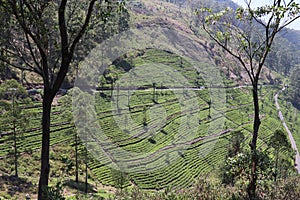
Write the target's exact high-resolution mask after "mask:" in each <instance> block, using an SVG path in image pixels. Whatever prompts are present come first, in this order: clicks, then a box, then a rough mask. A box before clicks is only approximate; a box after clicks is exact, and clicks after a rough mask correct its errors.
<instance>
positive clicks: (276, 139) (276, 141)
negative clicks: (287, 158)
mask: <svg viewBox="0 0 300 200" xmlns="http://www.w3.org/2000/svg"><path fill="white" fill-rule="evenodd" d="M269 146H270V147H273V148H274V155H275V168H274V181H275V182H276V180H277V177H278V161H279V153H280V151H281V150H284V149H285V150H286V151H287V152H293V149H292V148H291V145H290V143H289V142H288V139H287V136H286V134H285V133H284V132H283V131H282V130H276V131H275V132H274V134H273V135H272V136H271V138H270V141H269ZM282 161H283V159H282ZM286 170H288V169H286Z"/></svg>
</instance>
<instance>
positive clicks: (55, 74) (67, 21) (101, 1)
mask: <svg viewBox="0 0 300 200" xmlns="http://www.w3.org/2000/svg"><path fill="white" fill-rule="evenodd" d="M120 4H123V2H122V1H114V0H98V1H97V0H89V1H80V3H79V2H77V1H72V0H69V1H68V0H60V1H50V0H47V1H37V0H19V1H17V0H0V7H1V11H3V12H4V13H1V15H2V14H7V15H8V16H10V23H11V26H8V28H9V31H10V37H9V38H8V39H7V40H5V39H6V38H5V37H2V36H3V35H0V38H1V40H2V41H1V52H5V55H6V56H5V57H3V56H2V57H1V60H2V61H3V62H5V63H6V64H8V65H10V66H12V67H15V68H18V69H21V70H27V71H30V72H34V73H36V74H38V75H39V76H40V77H41V78H42V81H43V86H44V93H43V103H42V104H43V108H42V109H43V111H42V149H41V171H40V179H39V188H38V199H48V197H47V192H46V190H47V188H48V179H49V171H50V164H49V145H50V112H51V104H52V101H53V99H54V97H55V95H56V93H57V92H58V90H59V89H60V87H61V85H62V83H63V81H64V80H65V77H66V75H67V73H68V71H69V69H70V66H71V63H72V61H73V60H74V55H75V52H76V49H77V46H82V45H83V44H82V43H83V41H82V39H84V35H85V34H86V32H87V31H88V30H89V29H90V28H91V25H94V24H92V23H91V19H92V18H94V19H93V20H95V21H93V22H96V21H100V20H99V19H97V17H98V16H96V13H101V15H102V16H103V17H106V18H107V17H108V16H109V13H111V12H112V10H113V9H115V8H116V6H115V5H120ZM95 8H96V9H95ZM100 19H101V18H100ZM1 23H6V22H1ZM99 24H100V23H99ZM1 25H2V24H1ZM1 34H2V33H1Z"/></svg>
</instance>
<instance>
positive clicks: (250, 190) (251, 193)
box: [247, 81, 261, 200]
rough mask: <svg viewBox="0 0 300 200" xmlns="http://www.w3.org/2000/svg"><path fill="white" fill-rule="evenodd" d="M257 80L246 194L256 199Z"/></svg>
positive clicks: (254, 85) (254, 93)
mask: <svg viewBox="0 0 300 200" xmlns="http://www.w3.org/2000/svg"><path fill="white" fill-rule="evenodd" d="M257 85H258V84H257V81H256V82H255V83H254V84H253V89H252V95H253V103H254V124H253V137H252V141H251V143H250V147H251V165H252V166H251V177H250V183H249V185H248V191H247V192H248V195H249V198H250V199H251V200H255V199H256V186H257V185H256V183H257V164H258V157H257V151H256V144H257V138H258V130H259V126H260V123H261V121H260V118H259V101H258V87H257Z"/></svg>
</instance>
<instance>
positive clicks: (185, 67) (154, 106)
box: [0, 50, 299, 189]
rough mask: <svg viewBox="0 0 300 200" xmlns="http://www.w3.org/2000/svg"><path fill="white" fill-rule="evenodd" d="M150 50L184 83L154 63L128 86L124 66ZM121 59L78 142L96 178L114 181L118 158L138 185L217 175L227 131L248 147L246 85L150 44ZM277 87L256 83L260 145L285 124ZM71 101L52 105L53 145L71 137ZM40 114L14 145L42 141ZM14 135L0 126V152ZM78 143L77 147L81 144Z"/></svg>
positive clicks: (142, 59)
mask: <svg viewBox="0 0 300 200" xmlns="http://www.w3.org/2000/svg"><path fill="white" fill-rule="evenodd" d="M154 58H156V59H155V62H156V63H160V64H163V65H166V66H169V67H172V68H174V70H176V73H180V74H181V75H182V77H185V79H186V80H188V82H187V83H186V85H187V86H188V87H181V85H180V84H179V85H176V84H175V83H174V84H173V85H168V83H170V84H171V83H172V82H163V80H164V79H166V77H167V75H166V74H163V73H158V71H155V69H153V70H152V71H150V72H152V73H156V74H157V76H156V77H155V78H154V79H151V80H149V81H148V80H147V81H145V82H144V83H143V82H142V81H139V80H136V82H135V83H138V84H142V85H140V87H136V88H135V89H134V90H133V89H132V88H130V87H128V85H126V84H125V83H126V82H128V81H129V80H128V79H127V78H128V77H126V73H128V72H129V71H131V70H133V69H135V68H138V67H139V66H143V65H144V64H145V63H151V62H152V61H154ZM151 59H152V61H151ZM121 63H122V64H120V65H118V64H116V65H114V66H112V67H111V68H110V71H109V72H107V74H106V75H105V76H106V78H102V80H105V82H102V83H99V88H98V89H97V91H94V94H95V95H94V96H95V104H94V111H95V114H96V115H95V116H96V119H95V123H97V124H98V125H99V127H100V129H101V132H97V131H96V132H97V133H96V132H95V133H92V134H91V135H89V137H90V138H89V140H88V141H86V140H84V141H83V142H82V143H83V144H84V143H86V145H87V146H88V147H89V150H91V147H93V149H92V150H93V151H90V152H89V162H88V166H89V168H90V170H91V172H92V173H93V175H92V176H93V177H94V178H96V179H98V180H99V181H100V182H101V183H103V184H104V185H113V186H116V179H115V175H114V173H115V171H114V170H112V169H111V167H112V166H114V167H116V166H117V167H119V168H120V169H121V170H124V174H126V179H124V182H123V183H122V185H123V186H130V185H137V186H138V187H139V188H143V189H162V188H167V187H184V186H190V185H192V184H193V181H194V180H195V179H197V178H198V177H206V176H216V174H217V173H218V171H219V168H220V166H221V165H222V164H223V163H224V159H225V156H226V155H227V153H228V147H229V142H230V137H231V133H233V132H241V133H242V134H243V135H244V140H243V142H242V144H241V147H242V148H248V143H249V141H250V138H251V130H252V120H253V119H252V117H253V112H252V110H253V109H252V103H251V99H252V97H251V90H250V87H237V86H234V85H228V84H227V85H226V84H225V85H226V87H223V88H219V87H214V86H212V85H209V84H207V83H206V82H205V78H203V77H204V75H202V74H201V73H197V71H196V70H194V69H193V68H192V66H190V65H189V63H187V62H186V61H185V60H182V59H180V58H179V57H178V56H176V55H174V54H170V53H168V52H163V51H155V50H147V51H145V52H143V53H142V54H141V55H139V56H134V57H130V56H128V57H127V58H125V59H123V60H122V62H121ZM124 63H126V64H127V65H126V66H127V67H128V68H125V67H124ZM126 70H127V71H126ZM133 72H138V71H133ZM146 75H147V74H145V76H146ZM109 76H114V77H118V78H119V80H118V79H117V78H116V79H115V80H114V81H113V84H114V90H113V91H111V90H110V88H111V82H109V81H108V78H107V77H109ZM100 80H101V79H100ZM124 80H125V82H124V84H122V81H124ZM141 80H146V79H145V77H142V79H141ZM162 82H163V83H162ZM154 83H155V84H154ZM221 90H222V92H224V94H225V95H224V96H221V97H222V98H220V99H217V101H216V100H215V99H212V98H211V97H212V95H214V97H218V95H216V94H219V93H220V91H221ZM278 90H279V87H275V86H263V87H261V89H260V95H261V103H262V105H261V110H262V115H261V118H262V124H261V128H260V133H259V140H258V145H259V148H260V149H264V148H267V147H268V145H267V143H268V141H269V138H270V136H271V134H272V133H273V132H274V131H275V130H276V129H277V128H281V126H282V125H281V123H280V121H279V119H278V115H277V111H276V107H275V105H274V99H273V95H274V94H275V92H277V91H278ZM86 98H89V96H88V94H87V95H86ZM217 104H220V105H217ZM68 106H69V108H67V109H69V110H71V105H70V104H69V105H63V106H62V105H61V104H59V105H57V106H53V109H52V126H51V145H55V144H65V145H74V132H73V131H72V130H73V128H74V127H73V123H72V122H71V120H70V119H67V118H66V117H65V116H64V114H65V113H64V111H63V110H66V107H68ZM29 111H30V112H33V113H39V114H40V112H41V104H40V103H35V104H34V106H32V107H24V108H23V111H22V112H24V113H25V112H29ZM295 115H296V116H298V115H299V113H296V114H295ZM292 118H293V119H296V117H293V116H292ZM40 120H41V119H40V115H37V116H35V117H33V118H31V119H30V121H31V123H30V126H28V127H26V131H25V132H24V133H23V134H21V135H20V139H19V140H18V147H19V152H29V153H30V152H32V151H36V150H39V149H40V148H41V129H40ZM11 135H12V131H11V130H6V131H4V132H2V133H1V138H0V144H1V145H0V156H1V157H7V156H8V155H9V153H10V151H11V146H12V143H13V141H12V139H11ZM82 139H85V138H82ZM82 143H81V145H80V148H79V149H80V151H83V149H84V148H83V144H82Z"/></svg>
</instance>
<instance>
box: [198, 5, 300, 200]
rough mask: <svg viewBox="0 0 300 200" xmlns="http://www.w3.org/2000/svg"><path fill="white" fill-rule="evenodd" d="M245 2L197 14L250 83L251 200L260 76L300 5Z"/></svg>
mask: <svg viewBox="0 0 300 200" xmlns="http://www.w3.org/2000/svg"><path fill="white" fill-rule="evenodd" d="M245 3H246V5H247V7H246V8H242V7H239V8H237V9H236V10H233V9H232V8H226V9H225V10H222V11H220V12H212V9H210V8H202V9H200V10H199V11H197V13H198V14H199V16H200V18H201V21H203V25H202V27H203V29H204V30H205V32H206V33H207V34H208V35H209V36H210V38H211V39H212V40H214V41H215V42H216V43H217V44H218V45H219V46H220V47H221V48H222V49H223V50H224V51H225V52H227V53H228V54H229V55H231V56H232V57H233V59H235V60H236V61H238V63H239V64H240V65H241V66H242V68H243V69H244V71H245V72H246V73H247V75H248V77H249V79H250V81H251V85H252V96H253V107H254V120H253V135H252V140H251V142H250V144H249V145H250V148H251V163H252V169H251V176H250V177H249V180H250V181H249V185H248V194H249V198H250V199H256V187H257V179H258V174H257V172H258V162H259V158H258V152H257V139H258V134H259V127H260V124H261V120H260V108H259V94H258V83H259V79H260V74H261V71H262V70H263V67H264V65H265V62H266V59H267V56H268V55H269V53H270V51H271V49H272V45H273V43H274V40H275V38H276V36H277V35H278V33H279V32H280V31H282V30H283V29H285V28H286V27H287V26H288V25H289V24H291V23H292V22H293V21H295V20H297V19H298V18H299V17H300V5H299V4H298V3H296V2H295V1H294V0H289V1H285V0H274V1H272V2H271V3H270V5H265V6H261V7H257V8H252V7H251V1H245ZM200 14H201V15H200Z"/></svg>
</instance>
